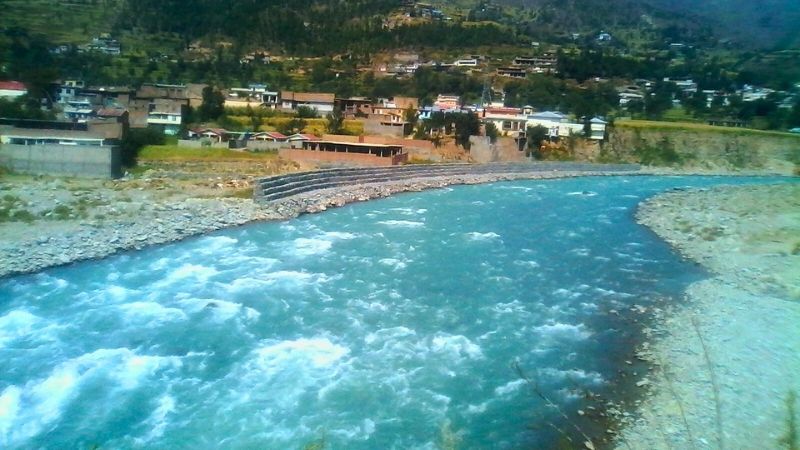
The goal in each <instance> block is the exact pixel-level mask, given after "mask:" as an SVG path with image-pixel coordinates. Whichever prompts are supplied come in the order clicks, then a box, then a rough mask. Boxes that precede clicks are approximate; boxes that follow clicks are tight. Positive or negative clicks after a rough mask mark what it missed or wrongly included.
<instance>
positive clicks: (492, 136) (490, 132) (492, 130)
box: [486, 122, 500, 144]
mask: <svg viewBox="0 0 800 450" xmlns="http://www.w3.org/2000/svg"><path fill="white" fill-rule="evenodd" d="M499 135H500V132H499V131H498V130H497V126H495V124H494V123H493V122H486V137H488V138H489V141H490V142H491V143H492V144H494V143H495V142H497V137H498V136H499Z"/></svg>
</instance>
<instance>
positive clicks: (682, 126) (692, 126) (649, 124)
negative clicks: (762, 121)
mask: <svg viewBox="0 0 800 450" xmlns="http://www.w3.org/2000/svg"><path fill="white" fill-rule="evenodd" d="M614 126H615V127H617V128H631V129H636V130H651V131H699V132H710V133H721V134H731V135H736V136H776V137H785V138H792V139H797V140H800V135H798V134H793V133H785V132H782V131H766V130H755V129H752V128H735V127H719V126H714V125H707V124H704V123H691V122H661V121H655V120H617V121H616V122H614Z"/></svg>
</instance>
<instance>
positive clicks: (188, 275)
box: [155, 264, 219, 287]
mask: <svg viewBox="0 0 800 450" xmlns="http://www.w3.org/2000/svg"><path fill="white" fill-rule="evenodd" d="M217 273H219V272H218V271H217V269H215V268H213V267H207V266H202V265H199V264H183V265H182V266H180V267H178V268H177V269H175V270H173V271H171V272H170V273H169V274H168V275H167V276H166V277H164V278H163V279H162V280H160V281H159V282H157V283H155V285H156V286H160V287H163V286H169V285H171V284H175V283H176V282H179V281H185V280H187V279H194V280H196V281H200V282H205V281H207V280H208V279H209V278H211V277H213V276H214V275H216V274H217Z"/></svg>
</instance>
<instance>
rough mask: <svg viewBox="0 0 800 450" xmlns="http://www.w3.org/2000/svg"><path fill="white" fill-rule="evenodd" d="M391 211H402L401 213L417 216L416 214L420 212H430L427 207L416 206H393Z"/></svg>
mask: <svg viewBox="0 0 800 450" xmlns="http://www.w3.org/2000/svg"><path fill="white" fill-rule="evenodd" d="M389 211H392V212H397V213H400V214H401V215H404V216H415V215H418V214H425V213H426V212H428V210H427V209H425V208H418V209H414V208H391V209H390V210H389Z"/></svg>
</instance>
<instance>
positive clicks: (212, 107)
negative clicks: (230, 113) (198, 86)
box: [197, 86, 225, 121]
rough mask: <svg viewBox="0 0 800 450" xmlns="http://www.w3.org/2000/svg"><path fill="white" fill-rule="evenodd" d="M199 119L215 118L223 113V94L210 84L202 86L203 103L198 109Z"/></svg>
mask: <svg viewBox="0 0 800 450" xmlns="http://www.w3.org/2000/svg"><path fill="white" fill-rule="evenodd" d="M197 112H198V115H199V117H200V120H203V121H206V120H217V119H219V118H220V116H222V115H223V114H224V113H225V96H224V95H222V92H220V90H219V89H215V88H213V87H211V86H206V87H204V88H203V103H202V104H201V105H200V108H199V109H198V111H197Z"/></svg>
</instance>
